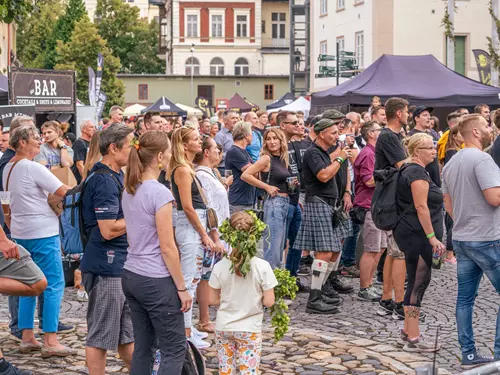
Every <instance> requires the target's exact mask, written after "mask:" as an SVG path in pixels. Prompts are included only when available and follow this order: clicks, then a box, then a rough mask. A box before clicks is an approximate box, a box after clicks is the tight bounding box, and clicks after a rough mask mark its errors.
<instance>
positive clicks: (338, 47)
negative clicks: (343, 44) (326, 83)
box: [336, 42, 340, 86]
mask: <svg viewBox="0 0 500 375" xmlns="http://www.w3.org/2000/svg"><path fill="white" fill-rule="evenodd" d="M336 59H337V69H336V75H337V86H338V85H339V82H340V73H339V68H340V43H339V42H337V56H336Z"/></svg>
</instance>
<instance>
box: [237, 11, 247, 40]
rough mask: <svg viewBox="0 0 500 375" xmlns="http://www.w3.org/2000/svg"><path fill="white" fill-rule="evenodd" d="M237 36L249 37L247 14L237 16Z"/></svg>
mask: <svg viewBox="0 0 500 375" xmlns="http://www.w3.org/2000/svg"><path fill="white" fill-rule="evenodd" d="M236 36H237V37H240V38H246V37H247V16H246V15H237V16H236Z"/></svg>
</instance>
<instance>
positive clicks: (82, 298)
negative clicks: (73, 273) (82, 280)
mask: <svg viewBox="0 0 500 375" xmlns="http://www.w3.org/2000/svg"><path fill="white" fill-rule="evenodd" d="M76 300H77V301H78V302H88V300H89V295H88V294H87V292H86V291H84V290H78V291H77V292H76Z"/></svg>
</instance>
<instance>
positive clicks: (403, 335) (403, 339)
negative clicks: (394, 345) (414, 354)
mask: <svg viewBox="0 0 500 375" xmlns="http://www.w3.org/2000/svg"><path fill="white" fill-rule="evenodd" d="M407 342H408V334H407V333H406V332H405V331H404V330H403V329H401V330H400V331H399V339H398V345H399V346H405V345H406V343H407Z"/></svg>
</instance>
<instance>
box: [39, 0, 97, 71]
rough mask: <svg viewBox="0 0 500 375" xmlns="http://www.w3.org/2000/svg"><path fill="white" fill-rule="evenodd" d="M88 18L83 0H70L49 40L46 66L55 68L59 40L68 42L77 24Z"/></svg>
mask: <svg viewBox="0 0 500 375" xmlns="http://www.w3.org/2000/svg"><path fill="white" fill-rule="evenodd" d="M84 18H86V19H88V16H87V10H86V8H85V3H84V2H83V0H69V1H68V3H67V5H66V11H65V12H64V14H63V15H62V16H61V17H59V19H58V20H57V22H56V24H55V27H54V30H53V32H52V34H51V35H50V37H49V39H48V41H47V53H46V55H45V56H46V57H45V68H47V69H53V68H54V65H55V64H56V61H57V48H56V47H57V45H58V41H62V42H63V43H67V42H68V41H69V40H70V39H71V34H72V33H73V30H74V28H75V24H76V23H77V22H78V21H80V20H81V19H84Z"/></svg>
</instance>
